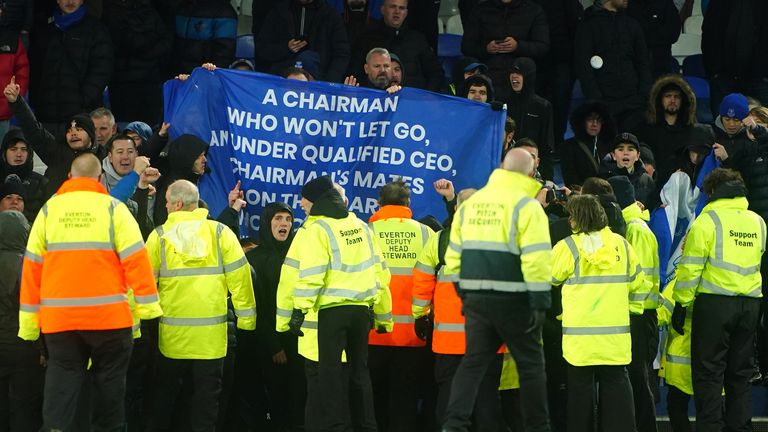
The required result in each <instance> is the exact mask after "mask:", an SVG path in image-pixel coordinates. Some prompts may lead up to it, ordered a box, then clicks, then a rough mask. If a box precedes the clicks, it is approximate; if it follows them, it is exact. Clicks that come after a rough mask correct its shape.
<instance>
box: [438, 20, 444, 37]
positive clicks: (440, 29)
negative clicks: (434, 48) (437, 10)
mask: <svg viewBox="0 0 768 432" xmlns="http://www.w3.org/2000/svg"><path fill="white" fill-rule="evenodd" d="M437 32H438V33H445V22H443V19H442V18H440V17H437Z"/></svg>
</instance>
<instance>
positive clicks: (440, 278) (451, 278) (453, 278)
mask: <svg viewBox="0 0 768 432" xmlns="http://www.w3.org/2000/svg"><path fill="white" fill-rule="evenodd" d="M458 281H459V277H458V275H450V274H445V273H442V272H440V273H439V274H438V275H437V280H436V282H458Z"/></svg>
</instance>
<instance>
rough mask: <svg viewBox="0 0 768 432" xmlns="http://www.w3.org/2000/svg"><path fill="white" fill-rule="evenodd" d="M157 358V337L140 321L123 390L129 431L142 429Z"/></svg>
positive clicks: (134, 431) (137, 431)
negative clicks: (138, 334) (139, 331)
mask: <svg viewBox="0 0 768 432" xmlns="http://www.w3.org/2000/svg"><path fill="white" fill-rule="evenodd" d="M156 358H157V339H156V338H155V337H154V336H153V335H152V333H151V331H146V330H145V322H142V331H141V337H140V338H138V339H136V340H134V345H133V352H132V353H131V362H130V363H129V365H128V374H127V376H126V390H125V415H126V420H127V421H128V431H129V432H140V431H143V430H144V423H145V419H146V418H145V416H144V414H145V413H146V412H147V408H146V406H147V405H149V395H150V393H151V391H152V387H153V386H154V382H153V380H154V377H155V375H154V369H153V368H154V360H155V359H156Z"/></svg>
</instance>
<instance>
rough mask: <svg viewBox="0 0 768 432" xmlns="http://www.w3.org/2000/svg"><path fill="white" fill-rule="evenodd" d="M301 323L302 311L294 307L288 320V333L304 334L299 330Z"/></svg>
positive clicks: (302, 318)
mask: <svg viewBox="0 0 768 432" xmlns="http://www.w3.org/2000/svg"><path fill="white" fill-rule="evenodd" d="M302 324H304V312H302V311H301V310H299V309H294V310H293V313H292V314H291V320H290V321H289V322H288V333H290V334H292V335H294V336H304V332H303V331H301V325H302Z"/></svg>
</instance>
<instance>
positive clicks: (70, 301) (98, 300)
mask: <svg viewBox="0 0 768 432" xmlns="http://www.w3.org/2000/svg"><path fill="white" fill-rule="evenodd" d="M127 301H128V296H127V295H125V294H113V295H108V296H101V297H74V298H42V299H40V304H41V305H42V306H49V307H68V306H102V305H108V304H116V303H123V302H127Z"/></svg>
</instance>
